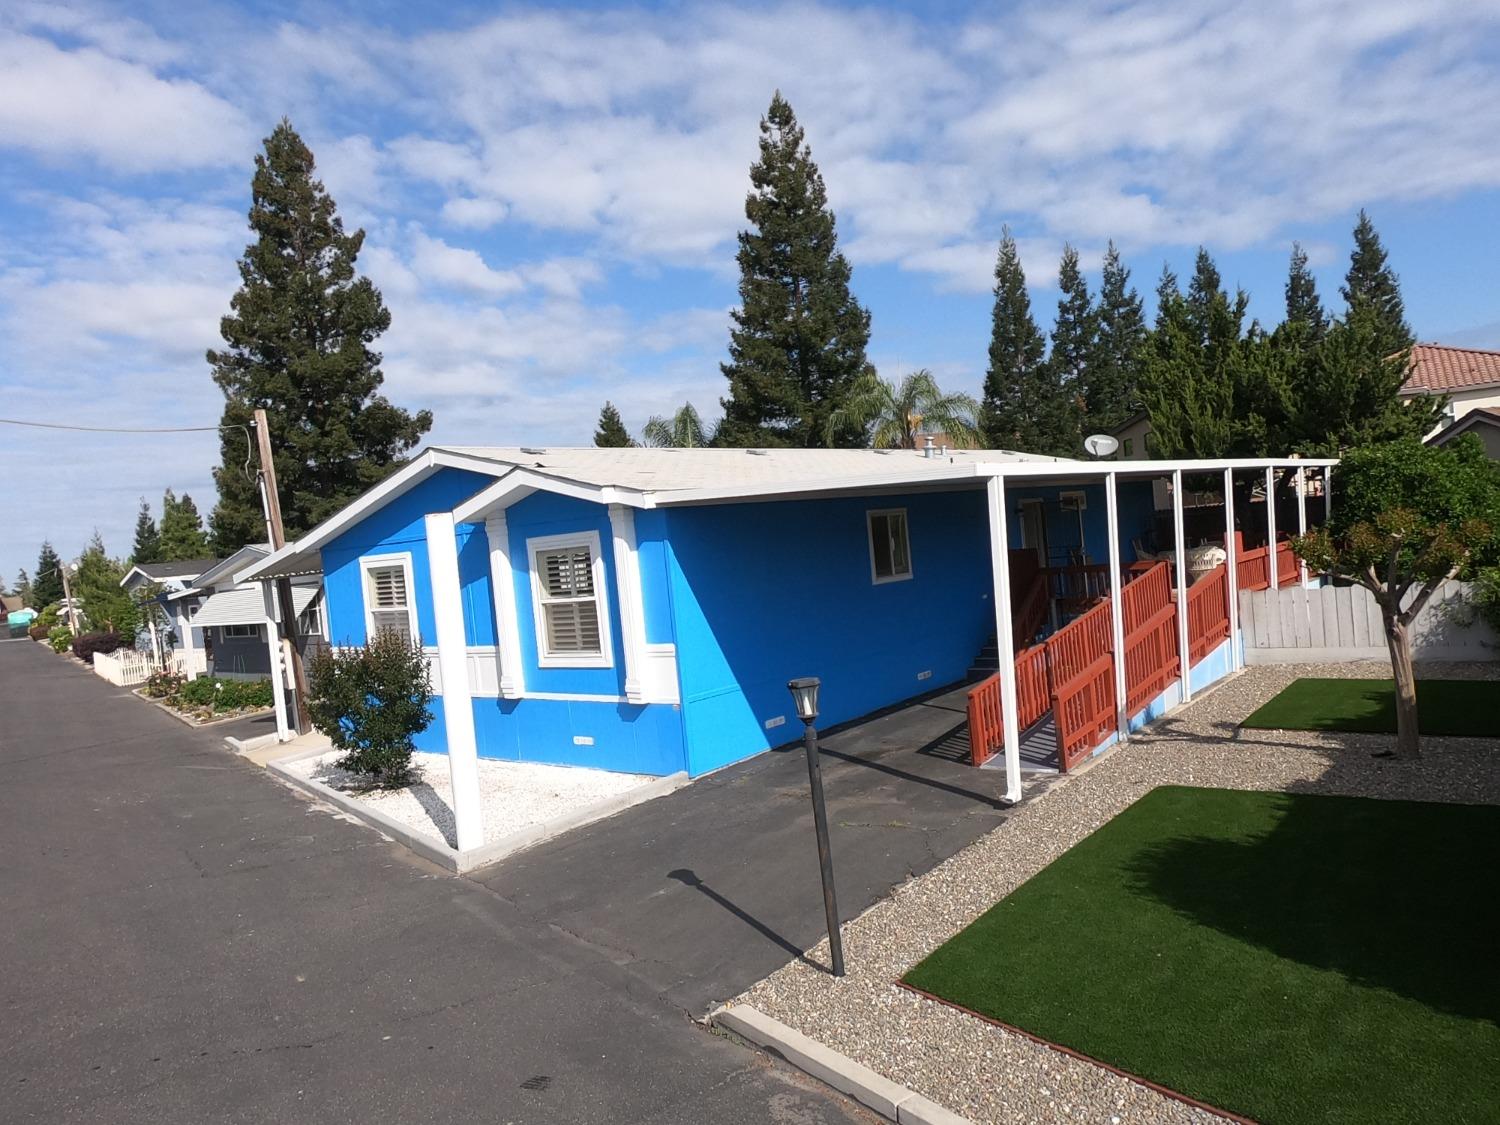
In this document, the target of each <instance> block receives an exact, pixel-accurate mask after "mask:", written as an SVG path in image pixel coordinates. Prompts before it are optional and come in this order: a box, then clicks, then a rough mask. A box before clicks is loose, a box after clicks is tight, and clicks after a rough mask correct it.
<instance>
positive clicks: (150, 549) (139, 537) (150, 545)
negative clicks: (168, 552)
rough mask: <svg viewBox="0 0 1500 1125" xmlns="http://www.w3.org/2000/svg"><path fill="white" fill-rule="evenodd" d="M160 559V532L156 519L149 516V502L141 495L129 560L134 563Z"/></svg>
mask: <svg viewBox="0 0 1500 1125" xmlns="http://www.w3.org/2000/svg"><path fill="white" fill-rule="evenodd" d="M160 560H161V533H160V532H159V531H158V530H157V527H156V521H155V520H154V519H152V518H151V504H150V503H149V502H148V501H147V500H146V498H145V497H144V496H142V497H141V510H140V512H139V513H137V515H136V517H135V544H134V546H133V547H132V548H131V550H130V561H131V562H133V563H136V564H140V563H153V562H159V561H160Z"/></svg>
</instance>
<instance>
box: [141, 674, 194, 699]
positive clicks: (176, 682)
mask: <svg viewBox="0 0 1500 1125" xmlns="http://www.w3.org/2000/svg"><path fill="white" fill-rule="evenodd" d="M186 684H187V677H186V676H179V675H178V674H177V673H176V672H168V671H165V670H163V671H160V672H152V673H151V675H150V676H149V677H147V679H146V686H145V688H144V689H143V690H144V691H145V693H146V694H147V695H149V696H150V697H151V698H152V699H165V698H168V697H169V696H173V695H176V694H177V693H178V692H180V691H181V690H182V689H183V687H184V686H185V685H186Z"/></svg>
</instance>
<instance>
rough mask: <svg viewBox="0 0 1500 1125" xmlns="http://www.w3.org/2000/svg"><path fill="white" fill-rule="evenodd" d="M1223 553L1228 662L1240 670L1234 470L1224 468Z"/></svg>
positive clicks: (1238, 571) (1238, 563)
mask: <svg viewBox="0 0 1500 1125" xmlns="http://www.w3.org/2000/svg"><path fill="white" fill-rule="evenodd" d="M1224 553H1225V554H1226V555H1228V556H1229V557H1228V560H1227V562H1226V563H1225V566H1226V567H1227V570H1226V572H1225V576H1226V577H1227V578H1228V579H1229V593H1228V597H1229V664H1230V667H1231V668H1232V669H1233V670H1234V671H1236V672H1238V671H1239V670H1240V666H1241V662H1240V560H1239V558H1238V557H1237V555H1236V554H1235V541H1234V470H1233V469H1225V470H1224Z"/></svg>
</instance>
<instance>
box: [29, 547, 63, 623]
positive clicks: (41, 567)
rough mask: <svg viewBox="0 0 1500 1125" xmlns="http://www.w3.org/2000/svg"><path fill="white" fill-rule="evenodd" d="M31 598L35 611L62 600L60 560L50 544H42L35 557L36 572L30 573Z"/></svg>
mask: <svg viewBox="0 0 1500 1125" xmlns="http://www.w3.org/2000/svg"><path fill="white" fill-rule="evenodd" d="M32 573H33V575H34V577H33V578H32V579H31V592H32V596H33V597H35V598H36V600H37V604H36V605H35V606H34V607H33V608H35V609H43V608H45V607H47V606H49V605H52V604H53V603H54V602H60V601H62V599H63V580H62V559H60V558H58V557H57V552H56V551H54V550H53V549H52V544H51V543H43V544H42V549H41V552H40V553H39V554H38V555H37V557H36V570H35V571H33V572H32Z"/></svg>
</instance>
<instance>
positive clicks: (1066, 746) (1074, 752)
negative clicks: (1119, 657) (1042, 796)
mask: <svg viewBox="0 0 1500 1125" xmlns="http://www.w3.org/2000/svg"><path fill="white" fill-rule="evenodd" d="M1052 699H1053V712H1052V713H1053V719H1054V721H1055V722H1056V724H1057V757H1058V765H1059V766H1060V767H1061V768H1062V770H1063V772H1067V771H1068V770H1070V769H1072V768H1073V767H1074V766H1075V765H1077V764H1078V763H1079V762H1080V761H1081V760H1082V759H1084V758H1086V757H1088V756H1089V754H1090V753H1092V752H1093V749H1094V747H1096V746H1098V745H1099V743H1100V742H1102V741H1104V737H1105V736H1106V735H1107V734H1108V733H1109V732H1110V730H1112V729H1113V728H1114V725H1115V662H1114V660H1113V658H1112V657H1111V655H1110V653H1108V652H1106V653H1104V654H1103V655H1102V656H1100V657H1099V658H1098V659H1097V660H1095V661H1094V662H1093V663H1092V664H1090V665H1089V666H1088V667H1087V668H1084V669H1083V670H1081V671H1080V672H1079V673H1078V675H1076V676H1074V677H1073V678H1072V679H1071V680H1069V681H1068V682H1067V683H1066V684H1062V685H1059V686H1058V688H1057V692H1056V694H1055V695H1054V696H1053V697H1052Z"/></svg>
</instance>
